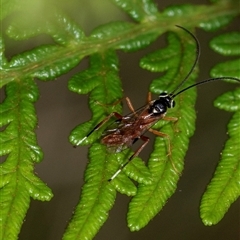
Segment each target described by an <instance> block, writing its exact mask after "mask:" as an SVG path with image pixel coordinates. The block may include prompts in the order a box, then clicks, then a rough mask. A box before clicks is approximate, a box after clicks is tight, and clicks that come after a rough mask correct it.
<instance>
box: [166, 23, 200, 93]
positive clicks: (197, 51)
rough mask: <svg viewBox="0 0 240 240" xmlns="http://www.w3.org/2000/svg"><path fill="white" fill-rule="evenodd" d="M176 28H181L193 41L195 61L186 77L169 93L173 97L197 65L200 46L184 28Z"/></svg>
mask: <svg viewBox="0 0 240 240" xmlns="http://www.w3.org/2000/svg"><path fill="white" fill-rule="evenodd" d="M175 26H176V27H178V28H181V29H183V30H184V31H185V32H187V33H188V34H189V35H190V36H191V37H192V38H193V39H194V40H195V43H196V57H195V61H194V63H193V65H192V67H191V69H190V71H189V73H188V74H187V76H186V77H185V78H184V79H183V80H182V82H181V83H180V84H179V85H178V86H177V87H176V88H175V90H174V91H173V92H172V93H171V95H173V94H174V93H175V92H176V91H177V90H178V89H179V88H180V87H181V86H182V85H183V84H184V83H185V82H186V80H187V79H188V78H189V76H190V75H191V74H192V72H193V70H194V68H195V67H196V65H197V62H198V59H199V56H200V44H199V41H198V39H197V38H196V37H195V36H194V35H193V34H192V33H191V32H190V31H189V30H187V29H186V28H184V27H182V26H179V25H175Z"/></svg>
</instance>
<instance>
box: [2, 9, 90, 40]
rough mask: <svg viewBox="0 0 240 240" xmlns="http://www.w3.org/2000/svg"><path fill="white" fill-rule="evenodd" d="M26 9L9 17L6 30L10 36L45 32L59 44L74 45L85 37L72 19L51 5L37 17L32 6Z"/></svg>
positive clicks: (31, 35)
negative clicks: (9, 20)
mask: <svg viewBox="0 0 240 240" xmlns="http://www.w3.org/2000/svg"><path fill="white" fill-rule="evenodd" d="M28 11H29V12H26V11H24V12H19V13H18V14H15V15H14V16H13V17H12V18H11V22H10V23H9V27H8V29H7V31H6V33H7V34H8V36H9V37H10V38H12V39H15V40H24V39H28V38H31V37H34V36H37V35H39V34H42V33H45V34H49V35H50V36H52V38H53V40H54V41H55V42H56V43H58V44H60V45H74V44H77V43H78V42H81V41H82V40H83V39H84V37H85V35H84V33H83V31H82V30H81V29H80V28H79V27H78V26H77V25H76V24H75V23H74V22H73V21H71V20H70V19H69V18H68V17H67V16H65V15H64V14H63V13H61V12H59V10H56V9H55V8H54V7H53V6H52V7H51V8H50V7H49V6H48V8H47V9H44V17H39V18H37V19H36V12H35V11H33V9H32V8H29V9H28ZM29 23H31V24H29Z"/></svg>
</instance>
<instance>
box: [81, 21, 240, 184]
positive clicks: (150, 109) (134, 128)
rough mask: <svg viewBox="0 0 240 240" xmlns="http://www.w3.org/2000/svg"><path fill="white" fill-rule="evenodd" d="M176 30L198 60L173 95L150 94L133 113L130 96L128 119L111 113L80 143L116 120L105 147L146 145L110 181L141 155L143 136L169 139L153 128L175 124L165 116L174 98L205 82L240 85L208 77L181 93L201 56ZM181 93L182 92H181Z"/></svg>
mask: <svg viewBox="0 0 240 240" xmlns="http://www.w3.org/2000/svg"><path fill="white" fill-rule="evenodd" d="M176 27H178V28H180V29H182V30H184V31H185V32H187V33H188V34H189V35H190V36H191V37H192V38H193V39H194V40H195V43H196V57H195V61H194V63H193V65H192V67H191V69H190V71H189V73H188V74H187V76H186V77H185V78H184V79H183V80H182V82H181V83H180V84H179V85H178V86H177V87H176V88H175V90H174V91H172V92H171V93H169V94H168V93H166V92H163V93H161V94H160V95H159V96H158V98H157V99H155V100H152V99H151V94H150V93H149V94H148V102H147V104H146V105H145V106H143V107H141V108H139V109H137V110H134V108H133V105H132V103H131V101H130V99H129V98H128V97H127V98H126V102H127V105H128V107H129V109H130V110H131V113H130V114H128V115H125V116H122V115H121V114H119V113H117V112H112V113H111V114H110V115H108V116H107V117H106V118H105V119H103V120H102V121H101V122H100V123H98V124H97V126H95V127H94V128H93V129H92V130H91V131H90V132H89V133H88V134H87V135H86V136H85V137H84V138H83V139H82V140H81V141H80V142H79V143H78V144H81V142H83V141H84V140H85V139H86V138H88V137H89V136H90V135H91V134H92V133H93V132H95V131H97V130H98V129H100V128H101V127H102V126H103V125H104V124H105V123H107V122H108V121H109V120H110V119H111V118H112V117H115V118H116V120H115V121H114V123H113V124H109V126H108V127H107V129H106V130H104V132H103V134H102V137H101V140H100V141H101V143H102V144H104V145H106V146H107V148H108V149H111V150H112V149H114V152H121V151H122V150H124V149H126V148H129V147H131V146H132V145H133V144H134V143H135V142H136V141H137V140H139V139H141V140H142V141H143V143H142V144H141V145H140V147H139V148H138V149H137V150H136V151H135V152H134V153H133V154H132V155H131V156H130V158H128V160H127V161H126V163H124V164H123V165H122V166H121V167H120V168H119V169H118V171H117V172H116V173H115V174H114V175H113V176H112V177H111V178H110V179H109V181H111V180H113V179H114V178H115V177H116V176H117V175H118V174H119V173H120V172H121V171H122V169H123V168H124V167H125V166H126V165H127V164H128V163H129V162H130V161H131V160H132V159H133V158H134V157H136V156H138V155H139V153H140V152H141V151H142V150H143V148H144V147H145V146H146V145H147V144H148V142H149V141H150V139H149V138H148V137H146V136H144V133H145V132H147V131H150V132H152V133H153V134H155V135H157V136H160V137H166V138H168V135H167V134H165V133H162V132H159V131H157V130H154V129H152V128H151V127H152V126H153V125H154V124H155V123H157V122H158V121H159V120H160V119H164V120H170V121H176V120H177V119H176V118H170V117H166V116H165V115H166V113H167V110H168V108H173V107H174V106H175V101H174V98H175V97H176V96H178V95H179V94H181V93H183V92H185V91H187V90H188V89H190V88H193V87H196V86H198V85H202V84H205V83H209V82H212V81H218V80H226V79H228V80H234V81H238V82H240V79H238V78H234V77H216V78H209V79H206V80H203V81H200V82H198V83H195V84H193V85H190V86H188V87H186V88H184V89H182V90H179V89H180V87H181V86H182V85H183V84H184V83H185V82H186V80H187V79H188V78H189V76H190V75H191V74H192V72H193V70H194V69H195V67H196V64H197V62H198V59H199V55H200V45H199V42H198V40H197V38H196V37H195V36H194V35H193V34H192V33H191V32H190V31H189V30H187V29H186V28H184V27H182V26H178V25H176ZM178 90H179V91H178ZM168 152H169V153H168V154H171V150H170V140H169V139H168Z"/></svg>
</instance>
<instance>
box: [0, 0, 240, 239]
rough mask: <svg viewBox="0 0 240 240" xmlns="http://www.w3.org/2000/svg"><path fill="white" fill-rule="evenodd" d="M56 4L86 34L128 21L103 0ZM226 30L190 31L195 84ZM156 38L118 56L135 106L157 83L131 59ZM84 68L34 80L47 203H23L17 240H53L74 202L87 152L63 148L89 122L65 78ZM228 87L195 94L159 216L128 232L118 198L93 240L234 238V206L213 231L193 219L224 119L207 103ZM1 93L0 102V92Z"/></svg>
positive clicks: (18, 46) (13, 45)
mask: <svg viewBox="0 0 240 240" xmlns="http://www.w3.org/2000/svg"><path fill="white" fill-rule="evenodd" d="M156 2H157V3H158V7H159V10H162V9H163V8H164V7H166V6H168V5H170V4H181V3H186V2H185V1H184V0H181V1H180V0H178V1H160V0H158V1H156ZM188 3H192V4H208V1H203V0H201V1H200V0H198V1H197V0H196V1H193V0H192V1H188ZM57 4H58V6H59V7H61V8H63V9H65V10H66V11H67V12H68V13H69V14H70V15H71V16H72V18H73V19H74V20H75V21H76V22H78V23H79V24H80V25H81V26H82V27H83V29H84V30H85V32H86V33H87V34H89V33H90V32H91V31H92V29H93V28H95V27H96V26H98V25H99V24H104V23H107V22H109V21H111V20H129V19H128V17H127V16H126V15H125V14H124V13H123V12H122V11H121V10H119V9H118V8H117V7H116V6H115V5H114V4H113V3H111V2H110V1H108V0H103V1H96V0H81V1H77V0H68V1H58V2H57ZM106 13H107V14H106ZM229 30H239V18H238V19H236V20H234V22H232V23H231V24H230V25H229V26H228V27H226V28H224V29H222V30H219V31H217V32H214V33H205V32H204V31H202V30H199V29H198V30H197V33H196V34H197V38H198V39H199V41H200V44H201V57H200V75H199V78H198V81H200V80H203V79H206V78H208V77H209V70H210V68H211V67H213V66H214V65H215V64H216V63H217V62H220V61H222V60H226V59H227V58H226V57H222V56H220V55H218V54H216V53H214V52H213V51H211V50H209V47H208V42H209V40H210V39H211V38H212V37H214V36H216V35H219V34H220V33H224V32H226V31H229ZM164 38H165V37H164V36H161V37H160V38H159V39H158V40H157V41H156V42H155V43H154V44H152V45H151V46H150V47H148V48H146V49H144V50H141V51H138V52H137V53H122V52H119V57H120V77H121V79H122V81H123V89H124V95H125V96H128V97H130V98H131V100H132V102H133V105H134V106H136V107H139V106H141V105H143V104H144V103H145V100H146V97H145V96H146V94H147V92H148V89H149V84H150V82H151V80H152V79H154V78H155V77H157V76H158V74H153V73H150V72H148V71H146V70H142V69H141V68H140V67H139V60H140V58H141V57H142V56H144V55H145V54H146V53H148V52H151V51H152V50H154V49H157V48H159V47H161V46H164V44H165V39H164ZM43 42H44V43H48V42H51V39H49V38H48V37H46V36H39V37H36V38H33V39H32V40H29V41H21V42H14V41H12V40H10V39H7V43H6V53H7V54H8V56H9V57H11V56H13V55H14V54H16V53H19V52H21V51H23V50H27V49H31V48H32V47H34V46H38V45H40V44H42V43H43ZM87 66H88V59H84V60H83V61H82V62H81V63H80V64H79V66H77V67H76V68H75V69H73V70H72V71H70V72H69V73H68V74H65V75H64V76H62V77H60V78H58V79H56V80H55V81H51V82H41V81H38V80H37V84H38V86H39V89H40V99H39V101H38V102H37V103H36V109H37V114H38V119H39V122H38V125H39V127H38V129H37V137H38V142H39V145H40V146H41V148H42V149H43V151H44V159H43V161H42V162H41V163H40V164H38V165H36V173H37V174H38V176H39V177H40V178H41V179H42V180H43V181H45V182H46V183H47V184H48V186H49V187H50V188H51V189H52V190H53V193H54V197H53V199H52V200H51V201H50V202H40V201H34V200H32V201H31V206H30V209H29V211H28V214H27V217H26V221H25V223H24V225H23V228H22V232H21V234H20V237H19V239H20V240H32V239H34V240H43V239H44V240H57V239H61V238H62V235H63V232H64V229H65V227H66V226H67V223H68V221H69V220H70V218H71V215H72V213H73V210H74V207H75V206H76V204H77V203H78V200H79V196H80V193H81V187H82V185H83V174H84V169H85V167H86V164H87V151H88V147H78V148H73V146H72V145H71V144H70V143H69V142H68V136H69V133H70V131H71V130H72V129H73V128H74V127H75V126H76V125H78V124H79V123H82V122H84V121H87V120H88V119H90V117H91V114H90V111H89V109H88V99H87V98H88V97H87V96H86V95H77V94H75V93H72V92H70V91H69V90H68V88H67V83H68V80H69V78H70V77H71V76H72V75H73V74H75V73H76V72H78V71H80V70H83V69H85V68H87ZM233 88H234V85H231V84H227V83H223V82H218V83H215V84H214V85H212V84H209V85H205V86H202V87H199V88H198V100H197V104H196V109H197V114H198V115H197V123H196V128H197V130H196V132H195V135H194V136H193V137H192V138H191V141H190V148H189V150H188V153H187V156H186V158H185V169H184V172H183V175H182V177H181V179H180V181H179V183H178V188H177V191H176V193H175V194H174V195H173V196H172V197H171V198H170V199H169V201H168V203H167V204H166V205H165V207H164V208H163V210H162V211H161V212H160V213H159V214H158V215H157V216H156V217H155V218H154V219H153V220H152V221H151V222H150V223H149V224H148V226H146V227H145V228H144V229H142V230H140V231H139V232H133V233H131V232H130V231H129V229H128V227H127V222H126V213H127V208H128V202H129V200H130V198H129V197H127V196H124V195H121V194H118V196H117V200H116V202H115V205H114V207H113V209H112V210H111V212H110V216H109V219H108V220H107V222H106V223H105V224H104V226H103V227H102V229H101V230H100V232H99V233H98V235H97V236H96V237H95V239H97V240H103V239H104V240H108V239H110V240H111V239H115V240H137V239H138V240H139V239H149V240H158V239H162V240H167V239H177V240H198V239H205V240H213V239H218V240H226V239H229V240H237V239H239V233H238V232H239V202H235V203H234V204H233V205H232V206H231V208H230V209H229V211H228V213H227V214H226V215H225V217H224V218H223V220H222V221H221V222H220V223H219V224H217V225H216V226H212V227H206V226H204V225H203V223H202V222H201V219H200V217H199V204H200V200H201V197H202V194H203V192H204V190H205V188H206V186H207V184H208V183H209V181H210V179H211V177H212V175H213V173H214V169H215V167H216V165H217V163H218V160H219V158H220V154H219V153H220V152H221V150H222V148H223V146H224V142H225V141H226V139H227V135H226V132H227V129H226V125H227V123H228V121H229V119H230V118H231V115H232V114H231V113H227V112H224V111H221V110H218V109H216V108H214V107H213V103H212V102H213V100H214V99H215V98H216V97H217V96H219V95H220V94H221V93H223V92H225V91H226V90H228V89H233ZM1 94H2V96H3V93H2V92H1ZM125 110H126V109H125ZM150 151H151V146H150V145H149V147H147V148H146V149H144V151H143V152H142V153H141V155H140V156H141V157H142V158H143V159H145V160H146V159H147V157H148V155H149V152H150Z"/></svg>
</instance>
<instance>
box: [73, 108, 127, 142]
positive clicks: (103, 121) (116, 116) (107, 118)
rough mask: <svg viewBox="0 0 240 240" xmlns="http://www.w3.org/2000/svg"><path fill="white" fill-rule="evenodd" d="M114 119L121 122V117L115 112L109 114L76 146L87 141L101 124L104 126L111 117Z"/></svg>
mask: <svg viewBox="0 0 240 240" xmlns="http://www.w3.org/2000/svg"><path fill="white" fill-rule="evenodd" d="M113 116H114V117H115V118H117V119H118V120H122V119H123V116H122V115H121V114H119V113H117V112H112V113H110V114H109V115H108V116H107V117H105V118H104V119H103V120H102V121H101V122H100V123H98V124H97V126H96V127H94V128H93V129H92V130H91V131H90V132H89V133H88V134H87V135H86V136H85V137H84V138H83V139H82V140H81V141H80V142H79V143H78V144H77V145H79V144H81V143H82V142H83V141H84V140H85V139H87V138H88V137H89V136H90V135H91V134H92V133H93V132H95V131H97V130H98V129H99V128H100V127H101V126H102V125H103V124H105V123H106V122H107V121H109V119H110V118H111V117H113Z"/></svg>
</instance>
